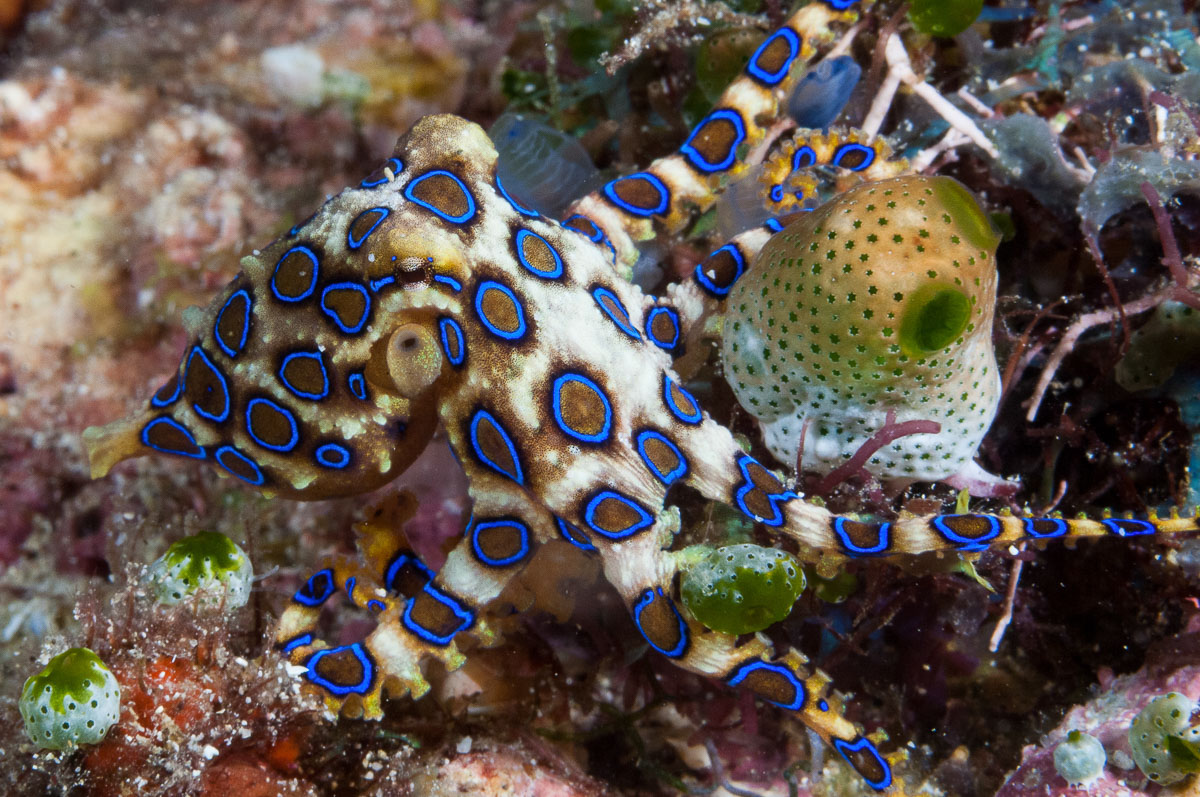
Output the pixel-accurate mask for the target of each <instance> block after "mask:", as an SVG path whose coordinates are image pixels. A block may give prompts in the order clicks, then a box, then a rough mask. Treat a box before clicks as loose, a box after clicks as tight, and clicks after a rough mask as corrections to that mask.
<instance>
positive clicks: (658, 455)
mask: <svg viewBox="0 0 1200 797" xmlns="http://www.w3.org/2000/svg"><path fill="white" fill-rule="evenodd" d="M642 450H643V451H645V452H646V457H647V458H649V460H650V461H651V462H653V463H654V467H656V468H658V472H659V473H663V474H666V473H672V472H673V471H674V470H675V469H676V468H678V467H679V465H680V464H681V463H680V460H679V457H678V456H677V455H676V454H675V452H674V451H672V450H671V448H670V446H668V445H667V444H666V443H664V442H663V441H661V440H659V439H658V438H656V437H648V438H646V442H645V443H643V444H642Z"/></svg>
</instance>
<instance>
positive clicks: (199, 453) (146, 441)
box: [142, 415, 208, 459]
mask: <svg viewBox="0 0 1200 797" xmlns="http://www.w3.org/2000/svg"><path fill="white" fill-rule="evenodd" d="M160 423H165V424H166V425H167V426H170V427H171V428H172V429H174V430H175V431H177V432H179V433H180V434H182V435H183V436H184V437H186V438H187V439H188V442H189V443H191V444H192V445H194V446H195V447H196V450H195V451H175V450H173V449H170V448H161V447H159V446H156V445H154V444H153V443H151V442H150V430H151V429H152V428H153V427H155V426H157V425H158V424H160ZM142 445H144V446H145V447H146V448H150V449H153V450H155V451H157V452H158V453H160V454H176V455H178V456H181V457H189V458H191V459H204V458H205V457H206V456H208V455H207V454H206V453H205V452H204V449H203V448H201V447H200V444H199V443H197V442H196V437H195V435H193V434H192V433H191V432H189V431H188V430H187V427H185V426H184V425H183V424H181V423H180V422H179V421H177V420H175V419H174V418H168V417H167V416H165V415H164V416H162V417H159V418H155V419H154V420H152V421H150V423H148V424H146V425H145V426H143V427H142Z"/></svg>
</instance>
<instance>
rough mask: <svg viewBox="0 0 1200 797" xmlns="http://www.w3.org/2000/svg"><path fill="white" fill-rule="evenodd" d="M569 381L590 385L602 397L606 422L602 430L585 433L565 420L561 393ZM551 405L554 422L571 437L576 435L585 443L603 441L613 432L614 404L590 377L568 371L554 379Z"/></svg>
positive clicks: (576, 437)
mask: <svg viewBox="0 0 1200 797" xmlns="http://www.w3.org/2000/svg"><path fill="white" fill-rule="evenodd" d="M568 382H578V383H579V384H581V385H583V386H584V387H590V388H591V389H592V390H594V391H596V395H597V396H599V397H600V401H601V402H603V403H604V424H603V425H602V426H601V427H600V431H598V432H596V433H595V434H584V433H583V432H580V431H577V430H575V429H572V428H571V427H570V426H568V425H567V422H566V421H565V420H563V416H562V398H561V393H562V389H563V386H565V385H566V384H567V383H568ZM550 395H551V405H552V408H553V410H554V422H555V423H557V424H558V428H559V429H562V430H563V432H564V433H565V434H567V435H569V436H570V437H574V438H575V439H576V440H579V441H581V442H584V443H603V442H604V441H605V440H607V439H608V435H609V434H610V433H611V432H612V404H610V403H609V401H608V396H606V395H604V391H603V390H601V389H600V386H599V385H597V384H596V383H595V382H593V381H592V380H591V379H588V378H587V377H586V376H584V375H583V374H575V373H567V374H563V375H562V376H560V377H558V378H557V379H555V380H554V387H553V388H552V389H551V391H550Z"/></svg>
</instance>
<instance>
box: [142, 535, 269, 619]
mask: <svg viewBox="0 0 1200 797" xmlns="http://www.w3.org/2000/svg"><path fill="white" fill-rule="evenodd" d="M147 579H148V581H149V584H150V589H151V591H152V592H153V593H154V597H155V598H157V599H158V601H159V602H160V603H164V604H166V605H168V606H174V605H175V604H177V603H179V602H180V601H182V600H184V599H186V598H188V597H191V596H192V595H203V596H204V600H206V601H212V602H220V601H224V605H225V607H227V608H230V609H236V608H238V607H240V606H245V605H246V601H248V600H249V599H250V584H251V582H252V581H253V580H254V569H253V567H252V566H251V564H250V557H249V556H247V555H246V552H245V551H243V550H242V549H241V548H240V547H239V546H238V545H237V543H235V542H234V541H233V540H231V539H229V538H228V537H226V536H225V535H224V534H219V533H217V532H215V531H202V532H200V533H199V534H196V535H193V536H191V537H185V538H184V539H182V540H180V541H179V542H176V543H175V544H174V545H172V546H171V547H170V548H168V549H167V552H166V553H164V554H163V555H162V556H160V557H159V558H158V559H156V560H155V561H154V563H153V564H152V565H150V568H149V571H148V572H147Z"/></svg>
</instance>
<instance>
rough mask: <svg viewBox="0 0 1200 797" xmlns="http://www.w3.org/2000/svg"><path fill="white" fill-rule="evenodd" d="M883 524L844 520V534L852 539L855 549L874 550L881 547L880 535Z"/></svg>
mask: <svg viewBox="0 0 1200 797" xmlns="http://www.w3.org/2000/svg"><path fill="white" fill-rule="evenodd" d="M881 528H882V524H880V523H860V522H858V521H857V520H843V521H842V532H843V533H844V534H845V535H846V536H847V537H849V538H850V543H851V545H852V546H853V547H855V548H860V549H866V550H872V549H874V548H875V547H877V546H878V545H879V534H880V529H881Z"/></svg>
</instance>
